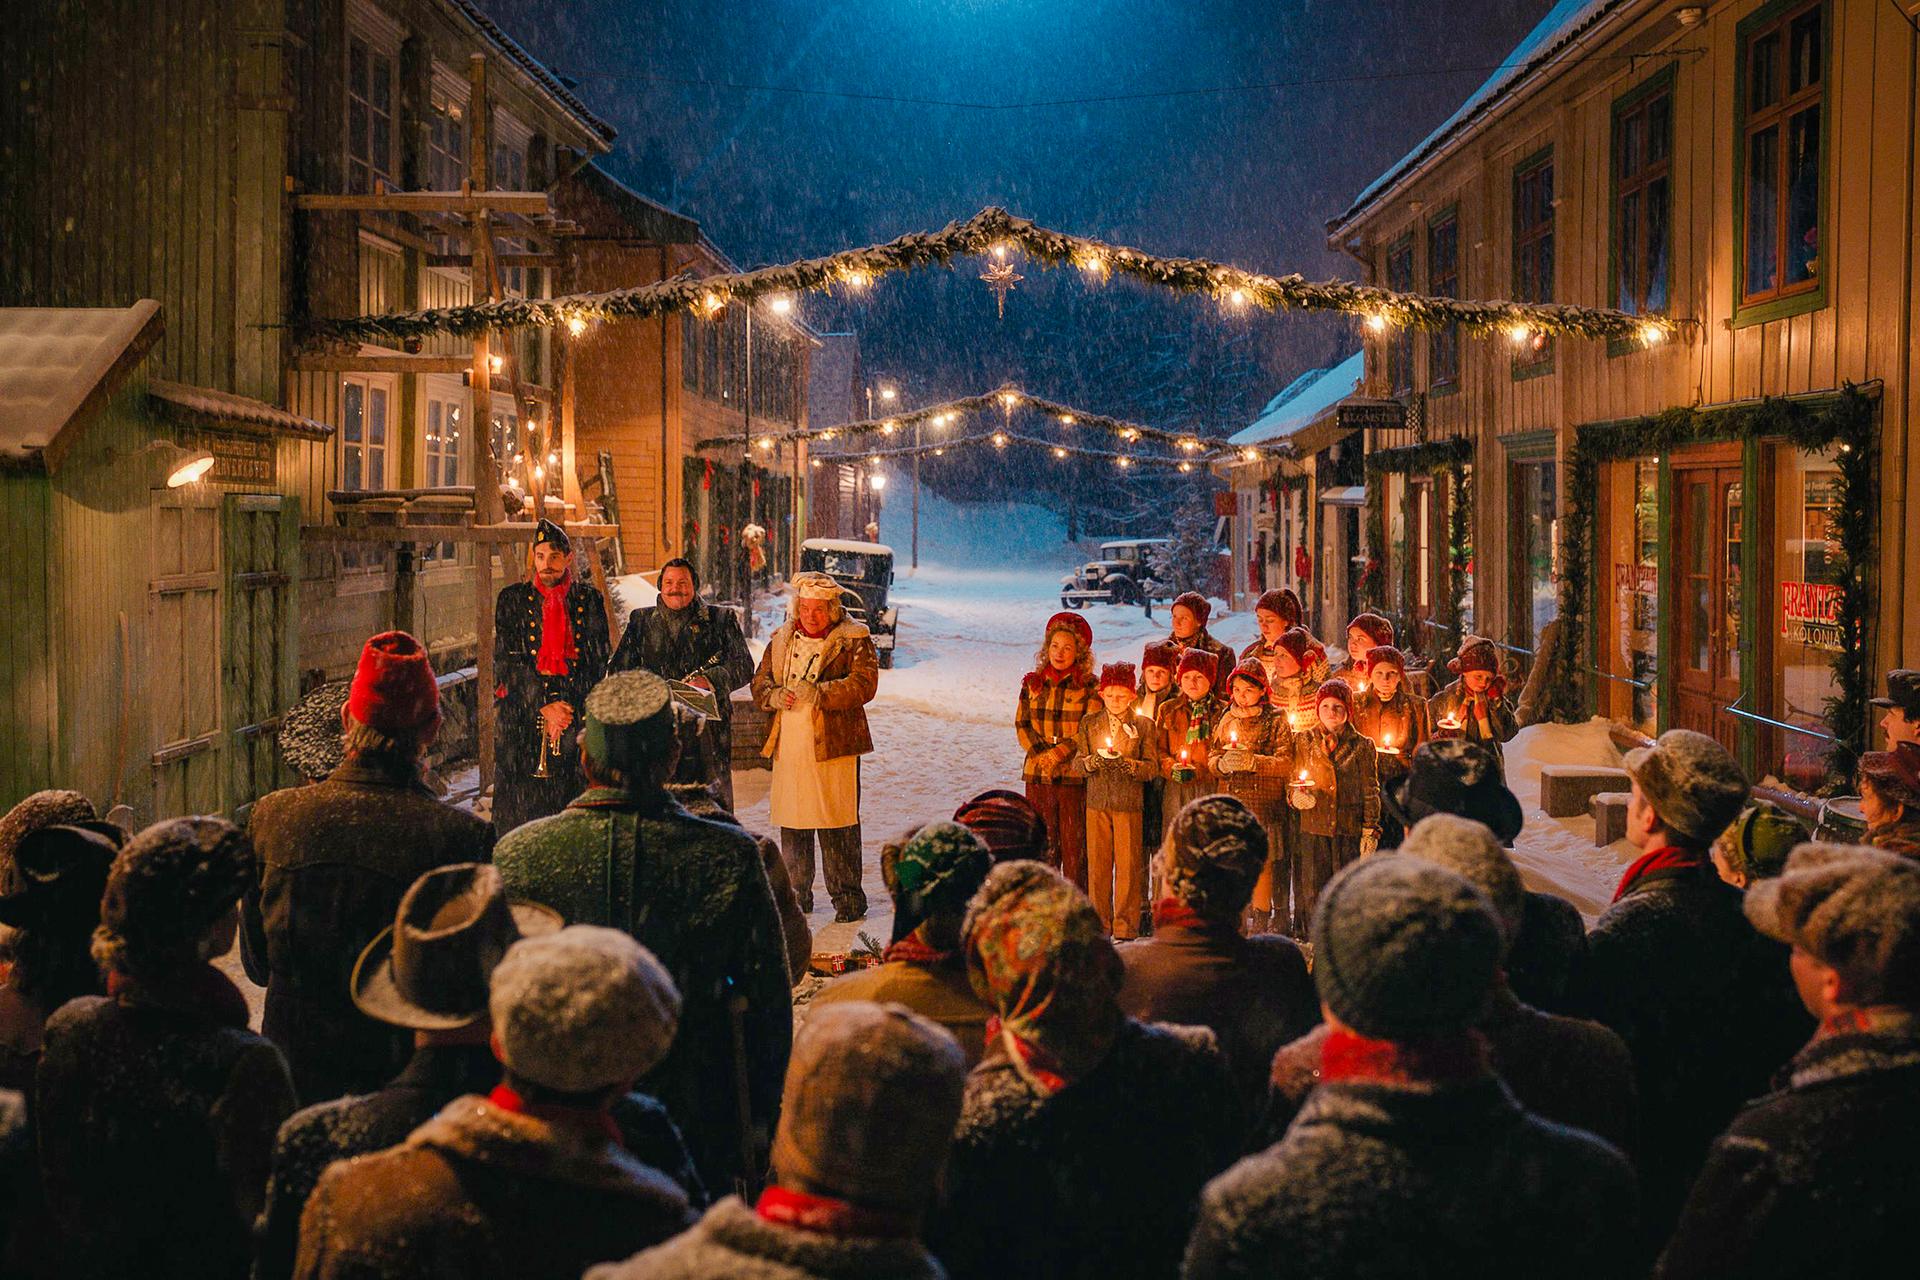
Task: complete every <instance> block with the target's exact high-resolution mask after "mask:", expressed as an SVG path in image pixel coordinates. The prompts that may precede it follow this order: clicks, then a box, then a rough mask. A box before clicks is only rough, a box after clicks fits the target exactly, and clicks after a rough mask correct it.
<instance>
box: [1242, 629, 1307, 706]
mask: <svg viewBox="0 0 1920 1280" xmlns="http://www.w3.org/2000/svg"><path fill="white" fill-rule="evenodd" d="M1279 651H1280V646H1279V645H1272V646H1269V645H1268V644H1267V642H1266V641H1264V640H1255V641H1254V642H1253V643H1252V644H1250V645H1248V646H1247V647H1246V648H1245V649H1242V650H1241V651H1240V661H1242V662H1247V661H1249V660H1251V661H1253V662H1257V663H1259V664H1260V667H1261V669H1262V670H1263V671H1265V672H1266V673H1267V702H1268V704H1269V705H1271V706H1272V707H1273V709H1274V710H1275V711H1278V712H1279V713H1280V714H1281V716H1282V717H1283V718H1284V719H1285V720H1286V723H1287V727H1288V728H1293V727H1294V726H1295V725H1302V726H1304V725H1309V724H1312V723H1313V704H1314V695H1316V694H1317V693H1319V691H1320V686H1321V685H1322V684H1324V683H1325V682H1326V679H1327V675H1328V668H1327V660H1326V658H1325V657H1324V656H1322V657H1318V658H1315V659H1314V660H1313V663H1312V665H1310V666H1308V667H1307V668H1306V669H1305V670H1301V671H1295V672H1294V674H1292V675H1290V676H1283V675H1280V674H1278V673H1277V671H1276V667H1277V655H1278V653H1279Z"/></svg>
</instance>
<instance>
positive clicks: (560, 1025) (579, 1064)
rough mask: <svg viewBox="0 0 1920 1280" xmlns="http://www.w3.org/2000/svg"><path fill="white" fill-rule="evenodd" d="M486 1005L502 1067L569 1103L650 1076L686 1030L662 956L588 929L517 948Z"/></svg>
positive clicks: (615, 934) (499, 971)
mask: <svg viewBox="0 0 1920 1280" xmlns="http://www.w3.org/2000/svg"><path fill="white" fill-rule="evenodd" d="M487 1004H488V1007H489V1009H490V1010H491V1011H492V1013H493V1034H494V1036H495V1038H496V1039H497V1040H498V1041H499V1044H500V1061H501V1062H503V1063H505V1064H506V1066H507V1069H508V1070H510V1071H512V1072H513V1074H514V1075H516V1076H518V1077H520V1078H521V1079H523V1080H529V1081H532V1082H533V1083H534V1084H538V1085H544V1086H546V1087H547V1088H549V1089H555V1090H558V1091H560V1092H562V1093H588V1092H591V1091H593V1090H595V1089H605V1088H608V1087H609V1086H612V1085H619V1084H625V1083H627V1082H629V1081H631V1080H634V1079H637V1078H638V1077H640V1076H642V1075H645V1074H646V1073H647V1072H648V1071H649V1070H651V1069H652V1068H653V1067H654V1066H655V1065H656V1064H657V1063H659V1061H660V1059H662V1058H664V1057H666V1056H667V1050H668V1048H669V1047H670V1046H671V1045H672V1044H673V1033H674V1031H675V1030H676V1029H677V1028H678V1027H679V1025H680V992H679V990H678V989H677V988H676V987H675V986H674V985H673V979H672V978H671V977H669V976H668V974H667V971H666V970H665V969H664V968H662V967H661V965H660V962H659V961H658V960H656V959H654V957H653V953H652V952H651V951H648V950H647V949H646V948H645V947H643V946H641V945H640V944H639V943H637V942H635V941H634V940H633V939H632V938H631V937H630V936H628V935H627V934H625V933H623V932H621V931H620V930H618V929H603V928H600V927H599V926H597V925H589V924H576V925H571V926H569V927H567V928H565V929H562V930H560V931H559V932H557V933H550V934H547V935H545V936H544V937H538V938H526V939H523V940H521V941H519V942H516V943H514V944H513V946H512V948H511V949H509V950H508V952H507V955H506V958H505V959H503V960H502V961H501V962H500V964H499V966H498V967H497V968H495V969H494V971H493V981H492V991H491V994H490V996H489V998H488V1001H487Z"/></svg>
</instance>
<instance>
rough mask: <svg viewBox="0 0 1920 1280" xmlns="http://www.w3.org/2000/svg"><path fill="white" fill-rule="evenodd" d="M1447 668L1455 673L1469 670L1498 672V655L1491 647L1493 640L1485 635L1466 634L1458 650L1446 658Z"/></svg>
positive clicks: (1459, 673) (1496, 673)
mask: <svg viewBox="0 0 1920 1280" xmlns="http://www.w3.org/2000/svg"><path fill="white" fill-rule="evenodd" d="M1447 670H1449V671H1451V672H1453V674H1455V675H1464V674H1465V673H1466V672H1469V671H1491V672H1493V673H1494V674H1495V675H1499V674H1500V655H1499V653H1498V652H1497V651H1496V650H1495V649H1494V647H1493V641H1491V640H1489V639H1487V638H1486V637H1485V636H1468V637H1467V638H1466V639H1464V640H1462V641H1461V642H1460V652H1459V653H1458V654H1456V655H1455V656H1454V657H1451V658H1449V659H1447Z"/></svg>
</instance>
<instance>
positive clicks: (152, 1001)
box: [107, 964, 250, 1028]
mask: <svg viewBox="0 0 1920 1280" xmlns="http://www.w3.org/2000/svg"><path fill="white" fill-rule="evenodd" d="M107 994H108V995H109V996H111V997H112V998H114V999H115V1000H119V1001H121V1002H122V1003H123V1004H144V1005H151V1006H154V1007H156V1008H162V1009H174V1010H178V1011H180V1012H182V1013H193V1014H198V1015H200V1016H201V1017H203V1018H206V1019H207V1020H208V1021H210V1022H213V1023H217V1024H218V1025H220V1026H223V1027H241V1028H244V1027H245V1026H246V1025H247V1019H248V1017H249V1016H250V1014H249V1011H248V1009H247V998H246V997H245V996H243V995H241V994H240V988H238V987H236V986H234V985H233V980H232V979H231V978H229V977H227V975H226V974H224V973H222V972H220V971H219V970H218V969H216V968H214V967H213V966H212V965H210V964H198V965H194V966H193V967H192V968H190V969H187V970H186V971H185V972H183V973H180V974H177V975H174V976H173V977H171V978H168V979H161V980H155V979H151V978H136V977H133V976H131V975H129V974H125V973H121V972H120V971H119V970H118V969H116V970H114V971H113V972H111V973H109V974H108V975H107Z"/></svg>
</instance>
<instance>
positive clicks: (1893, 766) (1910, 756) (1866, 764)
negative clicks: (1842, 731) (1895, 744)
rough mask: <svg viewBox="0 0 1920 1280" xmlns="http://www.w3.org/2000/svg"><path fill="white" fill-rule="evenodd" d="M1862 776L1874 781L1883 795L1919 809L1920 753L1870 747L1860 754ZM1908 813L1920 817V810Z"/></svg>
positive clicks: (1893, 801) (1864, 778) (1876, 787)
mask: <svg viewBox="0 0 1920 1280" xmlns="http://www.w3.org/2000/svg"><path fill="white" fill-rule="evenodd" d="M1860 777H1861V779H1862V780H1864V781H1867V782H1871V783H1873V789H1874V790H1875V791H1877V792H1879V793H1880V796H1881V798H1882V799H1884V800H1887V801H1889V802H1891V803H1893V804H1903V805H1905V806H1907V808H1908V809H1911V810H1916V811H1920V753H1917V752H1914V751H1869V752H1867V753H1866V754H1865V755H1863V756H1861V757H1860ZM1908 816H1909V817H1920V812H1915V813H1910V814H1909V815H1908Z"/></svg>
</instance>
